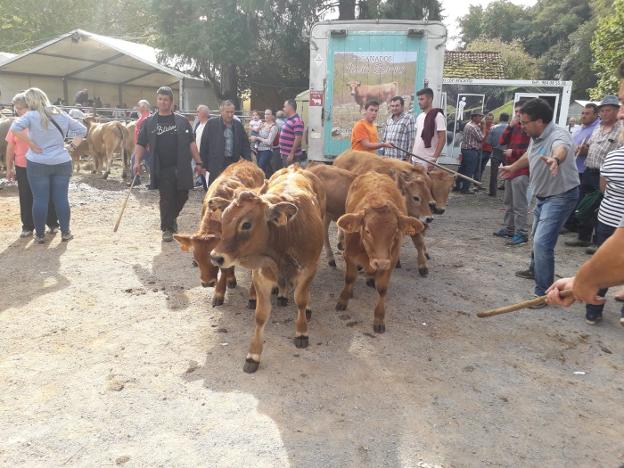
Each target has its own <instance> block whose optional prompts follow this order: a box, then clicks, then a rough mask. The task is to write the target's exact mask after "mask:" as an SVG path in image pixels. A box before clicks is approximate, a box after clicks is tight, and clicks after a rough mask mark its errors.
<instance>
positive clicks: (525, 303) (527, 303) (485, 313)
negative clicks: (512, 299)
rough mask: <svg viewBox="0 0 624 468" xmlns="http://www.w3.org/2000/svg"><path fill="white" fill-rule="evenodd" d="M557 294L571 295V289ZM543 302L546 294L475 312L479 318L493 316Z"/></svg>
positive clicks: (562, 295)
mask: <svg viewBox="0 0 624 468" xmlns="http://www.w3.org/2000/svg"><path fill="white" fill-rule="evenodd" d="M559 295H560V296H561V297H570V296H571V295H572V290H571V289H566V290H564V291H560V292H559ZM545 302H546V296H540V297H536V298H535V299H531V300H528V301H522V302H518V303H517V304H512V305H508V306H504V307H499V308H498V309H492V310H486V311H483V312H479V313H478V314H477V317H479V318H485V317H494V316H495V315H500V314H507V313H509V312H515V311H516V310H521V309H526V308H527V307H531V306H537V305H541V304H544V303H545Z"/></svg>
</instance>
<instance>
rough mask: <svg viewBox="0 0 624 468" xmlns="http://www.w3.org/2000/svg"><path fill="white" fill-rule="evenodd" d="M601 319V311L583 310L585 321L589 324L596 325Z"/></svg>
mask: <svg viewBox="0 0 624 468" xmlns="http://www.w3.org/2000/svg"><path fill="white" fill-rule="evenodd" d="M601 320H602V312H591V311H589V310H588V311H587V312H585V322H587V323H588V324H589V325H596V324H597V323H598V322H600V321H601ZM621 321H622V319H620V322H621Z"/></svg>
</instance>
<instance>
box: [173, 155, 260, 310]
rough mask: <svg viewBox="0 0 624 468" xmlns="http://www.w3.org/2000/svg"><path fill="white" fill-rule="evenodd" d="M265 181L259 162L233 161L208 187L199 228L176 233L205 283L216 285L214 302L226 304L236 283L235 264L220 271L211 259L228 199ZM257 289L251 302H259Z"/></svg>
mask: <svg viewBox="0 0 624 468" xmlns="http://www.w3.org/2000/svg"><path fill="white" fill-rule="evenodd" d="M263 183H264V172H262V169H260V168H259V167H258V166H256V165H255V164H253V163H252V162H249V161H247V160H245V159H241V160H240V161H238V162H236V163H234V164H231V165H229V166H228V167H226V168H225V170H224V171H223V172H222V173H221V175H220V176H219V177H217V179H215V181H214V182H213V183H212V184H210V187H208V192H207V193H206V196H205V197H204V203H203V206H202V213H201V222H200V225H199V228H198V230H197V232H196V233H195V234H193V235H187V234H176V235H174V236H173V238H174V239H175V240H176V241H178V243H179V244H180V248H181V249H182V250H183V251H185V252H188V251H189V250H191V251H192V252H193V258H194V259H195V263H197V265H198V266H199V272H200V279H201V284H202V286H203V287H205V288H208V287H213V286H215V292H214V296H213V298H212V305H213V306H220V305H221V304H223V301H224V297H225V290H226V286H227V287H229V288H235V287H236V276H235V275H234V267H232V268H222V269H221V275H219V267H216V266H214V265H213V264H212V263H211V262H210V252H211V251H212V249H213V248H214V247H215V245H217V241H218V236H219V235H220V233H221V212H222V208H224V207H225V203H224V202H225V201H227V202H228V203H229V201H231V200H233V199H234V197H235V196H236V194H237V193H238V192H240V191H243V190H251V189H255V190H258V189H260V188H261V187H262V184H263ZM213 199H218V200H220V201H223V202H222V203H221V204H220V205H219V206H215V204H214V203H213V204H212V205H213V206H212V207H211V206H210V205H211V200H213ZM254 298H255V292H254V291H253V290H252V291H250V303H251V304H253V305H254V306H255V299H254Z"/></svg>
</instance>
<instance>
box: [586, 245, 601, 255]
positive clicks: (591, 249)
mask: <svg viewBox="0 0 624 468" xmlns="http://www.w3.org/2000/svg"><path fill="white" fill-rule="evenodd" d="M596 250H598V247H596V246H595V245H592V246H591V247H587V248H586V249H585V253H586V254H587V255H594V254H595V253H596Z"/></svg>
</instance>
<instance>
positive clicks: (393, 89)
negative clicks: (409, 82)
mask: <svg viewBox="0 0 624 468" xmlns="http://www.w3.org/2000/svg"><path fill="white" fill-rule="evenodd" d="M347 87H348V88H349V89H350V90H351V96H353V99H355V102H356V103H357V104H358V105H359V106H360V112H361V111H362V109H364V106H365V105H366V103H367V102H368V101H370V100H371V99H375V100H377V101H379V103H382V102H390V99H392V98H393V97H394V96H396V95H397V93H398V92H399V83H398V82H397V81H393V82H392V83H382V84H378V85H363V84H362V83H361V82H360V81H349V82H348V83H347Z"/></svg>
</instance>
